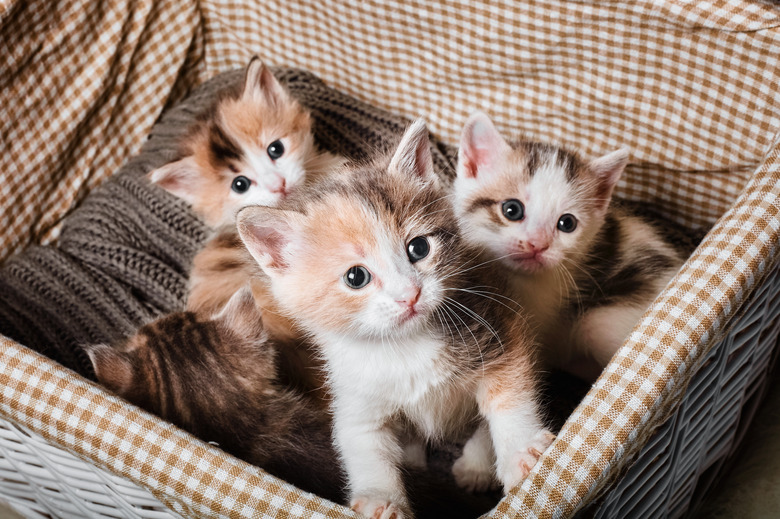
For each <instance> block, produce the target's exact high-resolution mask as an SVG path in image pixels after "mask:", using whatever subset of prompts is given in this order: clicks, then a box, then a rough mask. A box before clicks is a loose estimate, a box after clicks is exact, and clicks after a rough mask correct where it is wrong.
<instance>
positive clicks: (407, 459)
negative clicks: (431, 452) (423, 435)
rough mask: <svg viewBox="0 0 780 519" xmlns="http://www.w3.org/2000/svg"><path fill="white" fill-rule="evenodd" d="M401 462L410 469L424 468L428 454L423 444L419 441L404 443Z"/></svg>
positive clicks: (426, 464)
mask: <svg viewBox="0 0 780 519" xmlns="http://www.w3.org/2000/svg"><path fill="white" fill-rule="evenodd" d="M402 459H403V464H404V465H405V466H407V467H409V468H412V469H419V470H425V468H426V467H427V466H428V455H427V454H426V452H425V445H423V443H422V442H420V441H412V442H409V443H407V444H405V445H404V455H403V458H402Z"/></svg>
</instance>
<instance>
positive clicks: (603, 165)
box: [588, 148, 628, 202]
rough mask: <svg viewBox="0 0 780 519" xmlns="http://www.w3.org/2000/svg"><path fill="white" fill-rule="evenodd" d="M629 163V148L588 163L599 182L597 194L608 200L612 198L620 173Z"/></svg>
mask: <svg viewBox="0 0 780 519" xmlns="http://www.w3.org/2000/svg"><path fill="white" fill-rule="evenodd" d="M627 164H628V150H627V149H625V148H621V149H619V150H617V151H613V152H612V153H608V154H606V155H604V156H603V157H599V158H597V159H594V160H592V161H591V162H590V164H588V169H589V170H590V171H591V172H592V173H593V174H594V176H595V178H596V181H597V182H598V188H597V196H598V197H599V198H601V199H603V200H605V201H607V202H609V200H610V198H612V190H613V189H614V188H615V185H616V184H617V182H618V180H619V179H620V175H622V174H623V171H624V170H625V169H626V165H627Z"/></svg>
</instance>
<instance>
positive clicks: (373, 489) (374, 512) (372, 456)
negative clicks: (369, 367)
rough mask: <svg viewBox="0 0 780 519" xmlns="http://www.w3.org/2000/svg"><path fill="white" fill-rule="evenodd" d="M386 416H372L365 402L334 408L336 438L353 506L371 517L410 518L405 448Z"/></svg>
mask: <svg viewBox="0 0 780 519" xmlns="http://www.w3.org/2000/svg"><path fill="white" fill-rule="evenodd" d="M350 409H352V411H351V410H350ZM354 409H358V410H360V411H361V412H355V411H353V410H354ZM386 420H387V417H386V416H371V413H370V412H366V405H365V404H352V405H340V406H338V407H337V408H336V409H335V413H334V418H333V429H334V439H335V442H336V447H337V448H338V449H339V452H340V453H341V458H342V460H343V462H344V468H345V469H346V472H347V477H348V479H349V487H350V507H351V508H352V509H353V510H354V511H356V512H358V513H359V514H362V515H364V516H366V517H369V518H371V519H405V518H410V517H412V513H411V509H410V508H409V502H408V500H407V498H406V491H405V490H404V485H403V481H402V478H401V470H400V468H399V465H400V464H401V462H402V459H403V448H402V447H401V444H400V442H399V441H398V439H397V438H396V436H395V434H394V431H393V430H392V429H391V428H390V427H388V426H387V425H385V424H386Z"/></svg>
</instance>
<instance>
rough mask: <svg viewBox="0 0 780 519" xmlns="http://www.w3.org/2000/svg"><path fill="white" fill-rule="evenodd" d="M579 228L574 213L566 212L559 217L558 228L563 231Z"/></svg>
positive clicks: (572, 230)
mask: <svg viewBox="0 0 780 519" xmlns="http://www.w3.org/2000/svg"><path fill="white" fill-rule="evenodd" d="M576 228H577V218H576V217H575V216H574V215H573V214H568V213H566V214H564V215H563V216H561V217H560V218H558V230H559V231H561V232H574V229H576Z"/></svg>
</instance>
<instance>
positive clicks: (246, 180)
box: [149, 57, 345, 390]
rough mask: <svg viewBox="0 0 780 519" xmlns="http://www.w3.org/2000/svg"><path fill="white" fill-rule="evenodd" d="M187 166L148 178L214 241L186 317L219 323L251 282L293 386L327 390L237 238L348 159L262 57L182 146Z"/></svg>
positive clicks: (192, 282)
mask: <svg viewBox="0 0 780 519" xmlns="http://www.w3.org/2000/svg"><path fill="white" fill-rule="evenodd" d="M182 154H183V155H184V156H183V158H181V159H179V160H177V161H175V162H171V163H169V164H166V165H164V166H162V167H160V168H158V169H156V170H154V171H152V172H150V173H149V179H150V180H151V181H152V182H153V183H155V184H157V185H159V186H161V187H162V188H164V189H166V190H167V191H169V192H171V193H173V194H174V195H176V196H178V197H180V198H182V199H184V200H185V201H187V202H188V203H190V205H191V206H192V208H193V210H194V212H195V213H197V214H198V215H199V216H200V217H201V218H203V220H204V221H205V222H206V223H207V224H208V225H209V226H211V227H212V228H214V229H215V232H214V234H213V235H212V236H211V237H210V239H209V241H207V242H206V244H205V245H204V247H203V248H202V249H201V250H200V251H199V252H198V254H197V255H196V256H195V258H194V259H193V266H192V268H191V270H190V279H189V290H188V296H187V307H186V308H187V310H189V311H193V312H198V313H200V314H201V315H203V316H210V315H212V314H214V313H215V312H217V311H219V310H220V309H221V308H222V307H223V306H224V305H225V304H226V302H227V301H228V300H229V299H230V297H231V296H232V295H233V294H234V293H236V291H237V290H238V289H239V288H241V287H242V286H243V285H244V284H245V283H246V281H247V280H250V279H251V280H252V292H253V293H254V295H255V298H256V301H257V303H258V304H259V306H260V307H261V308H262V309H263V311H264V314H265V316H266V319H265V321H266V330H267V331H268V332H269V334H270V335H271V336H272V337H273V338H274V340H276V341H277V342H279V341H285V342H286V345H285V347H284V348H280V349H281V352H282V353H281V358H282V362H281V364H282V367H283V371H284V372H285V373H286V374H287V375H288V376H287V377H286V378H289V379H291V380H292V379H295V380H292V381H293V382H295V383H296V384H298V383H300V384H298V385H300V386H301V387H304V388H305V389H314V390H316V388H319V387H321V380H320V379H319V377H318V376H317V375H316V362H314V361H313V360H312V359H311V358H310V355H309V353H308V352H307V350H306V348H305V347H303V346H302V345H301V344H300V341H301V340H302V338H301V335H300V333H299V331H298V330H296V329H295V326H294V324H293V323H291V322H290V321H289V320H287V319H285V318H283V317H282V316H280V315H279V314H278V312H277V311H276V309H275V305H274V302H273V300H272V298H271V297H270V295H269V294H268V293H267V290H266V289H265V285H264V283H263V280H262V279H260V277H261V276H262V272H261V271H260V270H259V269H258V268H257V265H256V263H255V262H254V261H253V260H252V258H251V256H249V254H248V253H247V251H246V249H245V248H244V245H243V243H242V242H241V241H240V240H239V239H238V236H237V234H236V230H235V214H236V213H237V211H238V210H239V209H241V208H242V207H245V206H247V205H255V204H259V205H276V204H278V203H279V202H280V201H281V200H284V199H285V197H287V196H289V195H290V194H291V193H293V192H294V191H295V190H297V189H301V188H302V187H303V186H305V184H306V183H307V182H309V181H311V180H312V179H313V178H315V177H316V176H318V175H323V174H327V173H328V172H330V171H332V170H333V169H336V168H338V167H339V166H341V165H342V164H343V163H344V162H345V160H344V158H342V157H339V156H336V155H332V154H330V153H328V152H326V151H320V150H318V149H317V148H316V147H315V144H314V137H313V135H312V118H311V115H310V114H309V112H308V111H307V110H306V109H305V108H304V107H303V106H302V105H301V104H300V103H299V102H298V101H297V100H296V99H294V98H293V97H292V96H291V95H290V94H289V93H288V92H287V91H286V89H285V88H284V87H283V86H282V85H281V84H280V83H279V81H278V80H277V79H276V78H275V77H274V75H273V74H272V73H271V71H270V70H269V69H268V68H267V67H265V66H264V65H263V63H262V62H261V61H260V60H259V59H258V58H256V57H255V58H253V59H252V60H251V61H250V62H249V65H248V66H247V69H246V73H245V75H244V81H243V84H242V85H240V87H236V88H230V89H227V90H225V91H223V92H221V93H220V94H219V97H218V98H217V100H216V102H215V103H214V105H213V106H212V108H211V110H210V111H208V112H206V113H204V114H203V115H202V116H201V117H200V118H199V119H198V120H197V121H196V122H195V123H194V124H193V126H192V128H191V129H190V131H189V132H188V134H187V135H186V136H185V137H184V139H183V142H182Z"/></svg>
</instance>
